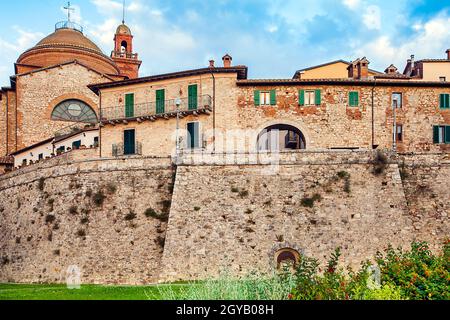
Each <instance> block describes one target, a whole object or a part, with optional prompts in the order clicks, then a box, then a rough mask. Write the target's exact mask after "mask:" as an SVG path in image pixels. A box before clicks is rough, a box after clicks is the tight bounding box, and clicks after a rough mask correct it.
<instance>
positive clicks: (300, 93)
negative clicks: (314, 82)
mask: <svg viewBox="0 0 450 320" xmlns="http://www.w3.org/2000/svg"><path fill="white" fill-rule="evenodd" d="M298 96H299V99H298V104H299V105H300V106H304V105H305V90H299V91H298Z"/></svg>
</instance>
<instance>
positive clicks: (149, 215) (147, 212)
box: [144, 208, 169, 222]
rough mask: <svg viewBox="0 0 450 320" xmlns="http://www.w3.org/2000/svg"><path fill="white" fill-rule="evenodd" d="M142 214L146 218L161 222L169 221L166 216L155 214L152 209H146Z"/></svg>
mask: <svg viewBox="0 0 450 320" xmlns="http://www.w3.org/2000/svg"><path fill="white" fill-rule="evenodd" d="M144 214H145V216H146V217H147V218H154V219H158V220H160V221H162V222H167V221H168V220H169V215H168V214H160V213H158V212H156V211H155V209H153V208H148V209H147V210H145V212H144Z"/></svg>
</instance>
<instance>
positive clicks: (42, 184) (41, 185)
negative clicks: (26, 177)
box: [38, 178, 45, 191]
mask: <svg viewBox="0 0 450 320" xmlns="http://www.w3.org/2000/svg"><path fill="white" fill-rule="evenodd" d="M44 188H45V178H39V181H38V189H39V190H40V191H44Z"/></svg>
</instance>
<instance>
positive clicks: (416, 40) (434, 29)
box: [355, 14, 450, 69]
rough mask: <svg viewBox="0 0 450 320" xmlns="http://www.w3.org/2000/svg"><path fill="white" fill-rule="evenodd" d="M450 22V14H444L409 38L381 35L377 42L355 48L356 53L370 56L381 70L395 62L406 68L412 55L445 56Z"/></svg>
mask: <svg viewBox="0 0 450 320" xmlns="http://www.w3.org/2000/svg"><path fill="white" fill-rule="evenodd" d="M449 25H450V17H449V16H448V15H445V14H441V15H439V16H437V17H435V18H433V19H431V20H429V21H428V22H426V23H424V24H423V25H422V26H421V28H419V29H418V31H417V32H416V33H414V34H413V35H412V36H411V37H409V38H405V39H403V40H401V41H398V40H397V39H393V38H392V37H391V36H390V35H381V36H379V37H378V38H377V39H376V40H375V41H372V42H370V43H367V44H366V45H364V46H362V47H361V48H359V49H357V50H355V56H359V57H361V56H363V55H366V56H367V57H368V58H369V60H371V61H373V62H375V63H376V66H375V67H377V68H380V69H381V68H384V67H386V66H388V65H389V64H391V63H394V64H395V65H397V67H398V68H399V69H402V68H403V66H404V65H405V63H406V59H408V58H409V57H410V55H411V54H414V55H415V56H416V58H417V59H424V58H444V52H445V50H446V49H448V39H450V28H448V26H449Z"/></svg>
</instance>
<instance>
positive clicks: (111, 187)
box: [106, 182, 117, 194]
mask: <svg viewBox="0 0 450 320" xmlns="http://www.w3.org/2000/svg"><path fill="white" fill-rule="evenodd" d="M106 190H107V191H108V193H109V194H114V193H116V192H117V186H116V185H115V184H114V183H112V182H111V183H108V184H107V185H106Z"/></svg>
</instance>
